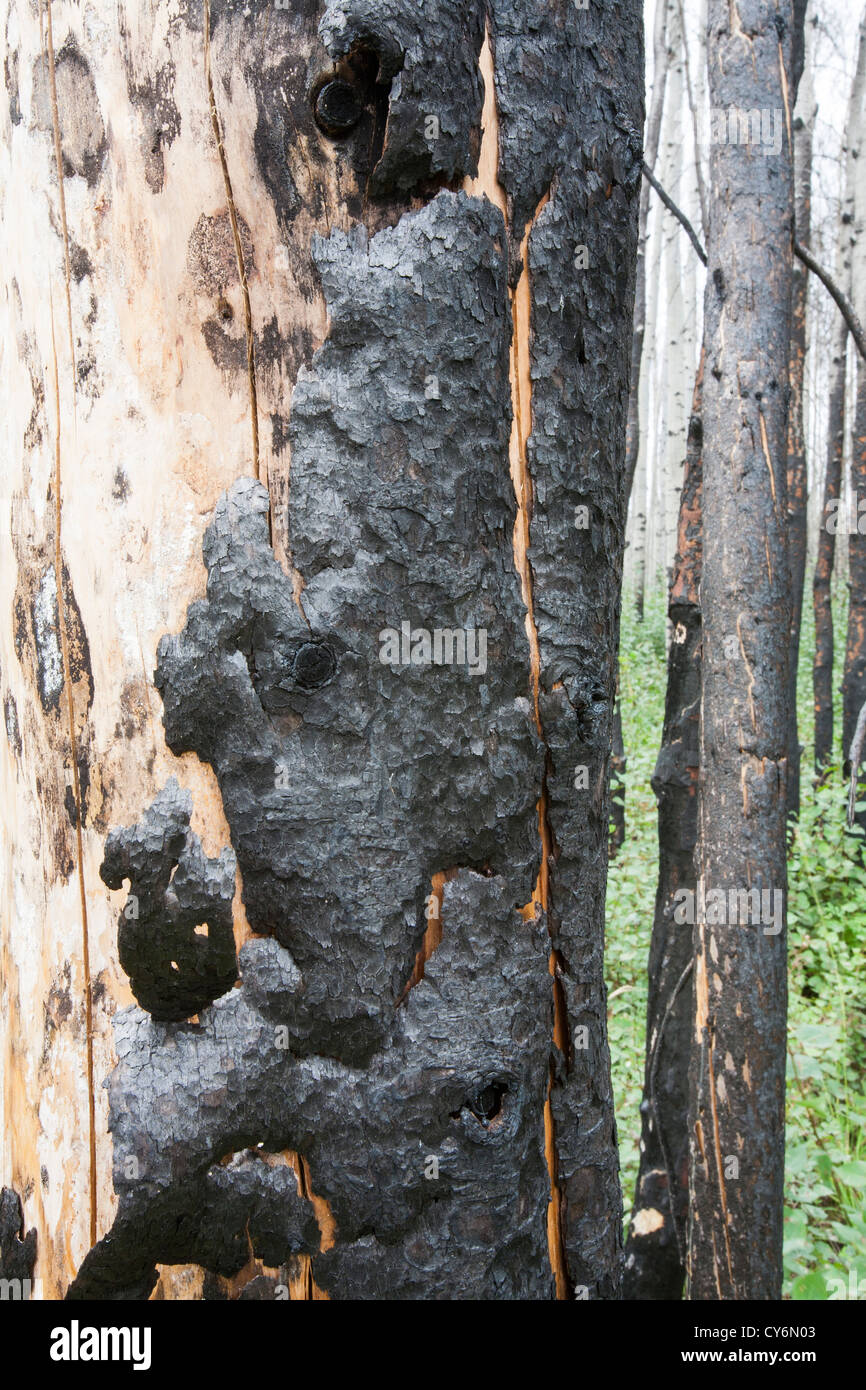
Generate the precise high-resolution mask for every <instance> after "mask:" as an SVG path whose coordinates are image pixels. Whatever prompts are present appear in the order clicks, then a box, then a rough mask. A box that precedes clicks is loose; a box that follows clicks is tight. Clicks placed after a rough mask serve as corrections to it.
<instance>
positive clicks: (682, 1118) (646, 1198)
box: [623, 356, 703, 1299]
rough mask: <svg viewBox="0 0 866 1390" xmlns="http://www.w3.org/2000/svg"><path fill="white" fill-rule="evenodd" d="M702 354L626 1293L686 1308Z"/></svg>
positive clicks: (674, 628) (689, 461) (675, 637)
mask: <svg viewBox="0 0 866 1390" xmlns="http://www.w3.org/2000/svg"><path fill="white" fill-rule="evenodd" d="M702 392H703V356H702V358H701V364H700V367H699V369H698V375H697V379H696V381H695V390H694V397H693V401H692V414H691V418H690V420H689V434H688V446H687V450H686V464H685V472H684V476H683V487H682V492H681V494H680V512H679V526H678V532H677V554H676V560H675V563H674V570H673V575H672V579H671V587H670V594H669V600H668V617H669V618H670V623H671V634H672V635H671V644H670V648H669V651H668V682H667V693H666V696H665V720H664V729H663V731H662V741H661V747H660V749H659V756H658V760H657V762H656V766H655V772H654V774H653V790H654V792H655V794H656V797H657V799H658V808H659V810H658V836H659V876H658V886H657V889H656V900H655V913H654V916H653V929H652V938H651V942H650V952H649V961H648V964H647V975H648V979H649V992H648V998H647V1025H646V1062H645V1067H644V1086H643V1100H642V1104H641V1148H640V1165H639V1169H638V1177H637V1185H636V1188H635V1195H634V1205H633V1208H632V1214H631V1221H630V1224H629V1232H628V1240H627V1242H626V1261H625V1276H624V1281H623V1294H624V1297H625V1298H628V1299H672V1298H679V1297H680V1295H681V1293H682V1288H683V1280H684V1278H685V1253H686V1251H685V1241H686V1228H687V1218H688V1155H689V1146H688V1132H687V1112H688V1065H687V1064H688V1056H689V1042H690V1036H691V1030H692V998H691V986H690V977H691V972H692V936H691V931H690V930H689V928H688V927H687V926H683V925H681V924H678V923H677V922H675V921H674V909H675V907H676V903H677V894H678V893H679V892H681V891H685V892H687V893H692V894H693V893H694V890H695V845H696V842H697V828H698V766H699V726H700V701H701V606H700V584H701V544H702V542H701V473H702V468H701V453H702V445H703V423H702V419H701V405H702Z"/></svg>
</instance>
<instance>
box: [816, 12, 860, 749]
mask: <svg viewBox="0 0 866 1390" xmlns="http://www.w3.org/2000/svg"><path fill="white" fill-rule="evenodd" d="M864 103H866V7H864V10H863V15H862V18H861V20H860V35H859V41H858V48H857V66H856V69H855V72H854V79H853V81H852V84H851V94H850V97H849V101H848V111H847V116H846V122H845V130H846V159H845V185H844V191H843V198H842V214H841V217H840V222H839V241H838V251H837V262H836V263H837V270H836V280H837V282H838V283H839V285H840V286H841V287H842V289H843V290H844V291H845V293H846V294H847V295H848V296H849V298H852V297H853V299H854V307H855V309H857V310H858V311H859V312H860V313H861V314H862V310H863V307H864V303H866V301H864V294H863V288H862V283H855V280H856V281H862V273H863V268H864V261H863V258H864V256H866V236H864V231H863V229H864V225H866V199H864V195H863V193H862V191H861V184H862V168H863V159H862V154H861V149H862V142H863V136H864V133H866V111H864ZM858 243H859V245H858ZM855 257H856V269H857V274H856V275H855ZM861 322H862V318H861ZM835 331H836V337H835V351H834V353H833V365H832V376H831V384H830V402H829V414H828V421H827V471H826V475H825V480H824V509H823V512H822V514H821V517H820V518H819V529H818V555H817V561H816V564H815V578H814V584H813V602H814V608H815V662H814V667H813V672H812V684H813V692H814V699H815V770H816V772H817V773H818V774H819V775H820V774H821V773H822V771H823V770H824V768H825V767H826V766H827V764H828V763H830V762H832V759H833V751H834V750H833V722H834V721H833V659H834V632H833V607H832V581H833V571H834V566H835V565H836V564H837V546H836V536H837V534H838V532H839V530H840V529H841V530H842V532H843V534H844V533H846V532H847V530H848V519H849V514H850V511H851V508H850V498H849V499H846V498H845V495H844V494H845V489H844V487H843V462H844V456H845V431H846V417H847V410H846V405H847V400H846V397H847V373H848V362H847V349H848V330H847V328H846V326H845V323H844V321H843V322H840V323H839V324H838V326H837V328H836V330H835ZM855 370H857V372H858V375H857V377H856V381H857V398H856V400H855V409H854V427H853V432H852V433H853V441H854V453H855V454H856V455H857V457H856V458H855V460H854V462H853V466H852V474H854V475H855V476H856V477H858V478H859V477H860V476H861V474H862V470H863V462H862V457H861V455H862V449H860V448H859V445H858V432H859V431H860V429H861V426H862V423H863V414H862V411H863V402H862V399H861V395H862V393H861V391H860V381H861V379H862V376H861V374H860V372H859V363H858V364H857V367H856V368H855ZM850 482H851V483H852V484H854V485H855V486H856V484H855V483H854V477H852V479H851V480H850ZM846 500H848V502H849V506H848V507H843V503H844V502H845V501H846ZM855 524H856V523H855ZM849 561H850V566H853V569H854V572H855V574H856V593H855V588H854V587H852V588H851V591H850V592H851V600H852V602H851V609H850V611H849V625H848V626H849V631H848V641H847V645H846V661H845V677H844V679H843V691H844V692H845V693H844V695H843V708H844V714H843V742H844V741H845V736H846V734H848V735H849V737H850V734H852V733H853V727H854V722H856V719H857V713H858V711H859V705H857V706H856V708H854V702H855V699H856V690H857V689H858V688H859V686H858V684H857V681H858V675H855V674H854V673H855V672H858V673H859V671H860V670H861V669H862V660H861V659H860V657H859V655H858V654H859V653H860V651H861V647H862V639H861V628H862V620H863V614H862V612H861V599H860V597H859V595H860V594H861V593H862V592H863V590H862V588H861V581H862V580H863V579H864V573H863V546H862V544H861V542H860V538H859V537H852V538H850V546H849ZM850 566H849V568H850ZM849 690H850V691H851V692H852V693H851V694H850V695H849V694H848V693H847V692H848V691H849ZM861 703H862V700H861ZM852 710H853V714H852ZM846 747H847V744H846Z"/></svg>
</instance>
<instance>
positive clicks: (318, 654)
mask: <svg viewBox="0 0 866 1390" xmlns="http://www.w3.org/2000/svg"><path fill="white" fill-rule="evenodd" d="M336 669H337V661H336V658H335V656H334V653H333V652H332V651H331V648H330V647H328V646H326V645H325V643H324V642H305V643H304V645H303V646H302V647H301V648H300V650H299V651H298V653H297V655H296V657H295V660H294V664H293V666H292V675H293V676H294V678H295V680H296V681H297V683H298V685H302V686H303V687H304V689H305V690H318V688H319V686H322V685H325V684H327V682H328V681H329V680H330V679H331V677H332V676H333V674H334V672H335V670H336Z"/></svg>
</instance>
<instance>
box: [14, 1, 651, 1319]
mask: <svg viewBox="0 0 866 1390" xmlns="http://www.w3.org/2000/svg"><path fill="white" fill-rule="evenodd" d="M2 19H3V26H4V30H5V35H6V41H7V48H8V55H9V57H8V62H7V65H6V100H5V107H4V110H3V113H2V121H3V141H2V161H3V182H4V186H5V188H6V189H7V190H11V189H13V188H14V190H15V194H14V197H12V196H10V194H9V193H8V192H7V196H6V198H5V201H4V204H3V207H2V226H3V239H4V264H5V265H6V266H7V268H8V270H7V274H8V282H7V291H8V293H7V295H6V299H5V302H4V305H3V310H2V312H3V314H4V316H5V323H4V327H5V328H6V329H8V336H9V338H10V340H11V341H12V342H13V343H14V344H15V345H16V355H15V358H14V361H13V364H12V372H11V381H10V383H9V384H8V385H7V386H6V387H5V396H4V403H5V405H6V406H7V409H6V411H5V413H4V415H5V448H6V451H7V457H8V459H9V469H8V475H7V476H8V486H7V488H6V501H7V503H8V509H7V518H8V521H7V524H8V526H9V528H10V532H11V537H12V542H13V545H12V550H11V554H8V555H7V554H6V552H5V551H4V559H3V568H2V584H3V594H4V611H5V613H6V615H7V616H6V619H5V621H4V624H3V638H2V641H3V645H2V679H3V695H4V701H5V705H6V710H7V717H6V724H7V730H8V731H9V739H8V744H7V745H6V747H5V748H4V754H3V776H4V779H5V789H6V791H7V793H8V795H9V797H10V798H11V804H13V805H14V807H15V812H14V815H13V816H12V817H11V827H12V829H11V842H10V844H9V846H8V852H7V855H6V857H5V858H6V862H8V863H10V864H11V866H12V867H11V880H10V881H11V884H12V885H13V889H14V891H12V892H11V893H10V894H7V895H6V897H5V902H6V903H7V905H9V904H11V906H7V907H6V908H5V909H4V918H3V924H2V929H3V941H2V946H3V991H4V1028H5V1041H4V1047H5V1049H6V1053H7V1057H8V1059H9V1066H10V1076H11V1082H10V1084H8V1085H7V1087H6V1089H5V1091H4V1116H3V1118H4V1134H6V1135H7V1136H8V1135H9V1134H10V1133H14V1134H15V1135H16V1139H15V1141H14V1143H12V1142H11V1141H10V1140H9V1138H8V1137H7V1139H6V1140H5V1150H4V1177H5V1170H6V1169H8V1180H9V1182H10V1184H11V1186H12V1187H14V1188H15V1190H16V1191H18V1192H21V1193H23V1194H24V1216H25V1219H26V1225H27V1227H30V1226H32V1227H34V1228H36V1230H37V1234H38V1242H39V1246H38V1249H39V1256H38V1261H37V1273H38V1274H40V1275H41V1276H43V1277H44V1278H45V1281H46V1292H47V1294H48V1296H58V1295H60V1294H62V1293H63V1292H64V1291H65V1290H66V1289H67V1286H69V1285H70V1279H71V1276H72V1275H74V1274H75V1275H77V1277H75V1278H74V1280H73V1282H72V1283H71V1287H70V1288H69V1293H70V1296H72V1297H74V1298H82V1297H91V1296H96V1297H104V1298H142V1297H147V1296H149V1295H150V1294H151V1292H152V1291H153V1290H154V1289H155V1288H156V1289H157V1295H158V1296H160V1297H167V1298H175V1297H202V1296H204V1297H217V1298H225V1297H233V1296H241V1297H272V1296H279V1290H281V1289H283V1288H287V1289H288V1291H289V1293H290V1296H292V1297H298V1298H303V1297H316V1296H330V1297H335V1298H341V1297H343V1298H345V1297H356V1298H430V1297H433V1298H470V1297H477V1298H506V1299H507V1298H528V1299H547V1298H552V1297H554V1296H555V1295H556V1294H558V1295H559V1296H569V1295H573V1294H574V1293H578V1294H585V1295H586V1296H588V1297H590V1298H598V1297H602V1298H610V1297H616V1296H617V1294H618V1292H619V1277H620V1259H621V1251H620V1236H619V1230H620V1197H619V1183H618V1172H617V1156H616V1140H615V1128H614V1119H613V1104H612V1096H611V1087H610V1071H609V1058H608V1051H607V1037H606V1023H605V996H604V985H603V979H602V957H603V913H604V889H605V877H606V854H607V827H608V814H609V793H608V780H609V767H608V763H609V748H610V735H611V720H612V710H613V701H614V686H615V667H616V647H617V639H618V617H619V611H618V604H619V597H618V595H619V581H620V575H621V564H622V547H623V532H624V516H625V499H626V488H625V419H626V409H627V396H628V383H629V348H630V340H631V324H632V311H633V298H634V274H635V257H636V242H637V220H638V203H639V198H640V183H641V177H640V163H641V129H642V122H643V111H642V86H643V53H642V15H641V7H640V6H639V4H638V3H637V0H628V2H627V3H625V4H623V3H615V2H614V0H594V2H593V4H592V5H591V6H590V7H589V8H588V9H585V10H583V9H580V8H578V7H576V6H574V5H573V4H572V3H570V0H545V3H541V4H538V3H532V4H529V3H526V2H525V0H491V3H489V4H487V5H485V4H484V3H481V0H430V2H429V3H427V4H425V6H424V7H423V11H422V10H421V8H420V7H419V6H418V5H417V4H415V3H410V0H405V2H404V0H387V2H386V0H329V2H328V3H323V2H320V0H296V3H293V4H292V5H291V6H280V7H277V6H275V5H274V4H272V3H270V0H268V3H262V2H260V0H254V2H253V3H249V0H244V3H240V0H210V3H208V0H203V2H202V0H181V3H171V4H170V3H168V0H121V3H119V4H118V5H116V6H113V7H109V8H108V9H107V10H106V7H104V6H101V5H97V4H95V3H91V2H90V0H85V3H81V4H71V3H62V2H61V0H54V2H53V3H52V0H41V3H40V4H39V5H36V6H34V5H31V4H28V3H25V2H24V0H7V3H6V4H5V6H4V10H3V16H2ZM290 460H291V468H290V466H289V464H290ZM202 559H203V561H204V564H203V565H202ZM34 845H35V852H34ZM28 1019H32V1020H37V1021H38V1024H39V1027H38V1036H37V1033H35V1032H33V1030H32V1028H28V1026H27V1024H26V1023H25V1022H24V1021H25V1020H28ZM49 1075H50V1076H51V1077H52V1080H53V1082H54V1085H53V1087H52V1088H51V1089H50V1091H49V1094H48V1098H47V1100H46V1101H45V1103H44V1104H42V1105H37V1102H36V1097H38V1096H39V1095H40V1094H41V1093H44V1092H45V1091H46V1089H47V1086H46V1078H47V1077H48V1076H49ZM106 1078H107V1079H108V1086H107V1107H106V1106H105V1104H104V1100H103V1096H104V1093H103V1091H102V1089H101V1083H102V1081H103V1080H104V1079H106ZM111 1154H113V1161H112V1160H111V1159H110V1157H109V1156H110V1155H111ZM22 1229H23V1227H22ZM28 1239H29V1237H28ZM157 1282H158V1287H157Z"/></svg>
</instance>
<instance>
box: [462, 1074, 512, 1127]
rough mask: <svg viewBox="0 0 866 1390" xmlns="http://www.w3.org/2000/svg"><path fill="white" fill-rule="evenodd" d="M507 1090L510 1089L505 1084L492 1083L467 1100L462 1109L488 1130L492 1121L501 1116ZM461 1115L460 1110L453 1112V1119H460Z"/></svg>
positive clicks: (499, 1082) (500, 1082)
mask: <svg viewBox="0 0 866 1390" xmlns="http://www.w3.org/2000/svg"><path fill="white" fill-rule="evenodd" d="M507 1090H508V1087H507V1086H506V1085H505V1083H504V1082H502V1081H491V1082H489V1083H488V1084H487V1085H486V1086H484V1087H483V1089H482V1090H480V1091H479V1092H478V1093H477V1094H476V1095H474V1096H473V1097H472V1099H471V1100H467V1101H466V1102H465V1104H464V1105H463V1106H462V1109H464V1110H468V1111H469V1112H470V1114H472V1115H474V1116H475V1118H476V1120H478V1122H479V1123H480V1124H482V1125H484V1126H485V1128H486V1127H487V1125H489V1124H490V1123H491V1121H492V1120H495V1119H497V1117H498V1116H499V1115H500V1114H501V1112H502V1101H503V1098H504V1096H505V1094H506V1092H507ZM459 1115H460V1111H459V1110H454V1111H452V1112H451V1118H452V1119H453V1120H456V1119H458V1118H459Z"/></svg>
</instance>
